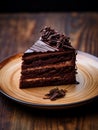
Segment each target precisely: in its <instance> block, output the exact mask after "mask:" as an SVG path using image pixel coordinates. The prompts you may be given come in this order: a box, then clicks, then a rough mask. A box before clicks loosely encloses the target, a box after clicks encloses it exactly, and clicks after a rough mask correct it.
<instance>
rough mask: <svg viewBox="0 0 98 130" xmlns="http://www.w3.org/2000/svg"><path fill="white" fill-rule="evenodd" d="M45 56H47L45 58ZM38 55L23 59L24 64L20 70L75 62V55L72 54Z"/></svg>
mask: <svg viewBox="0 0 98 130" xmlns="http://www.w3.org/2000/svg"><path fill="white" fill-rule="evenodd" d="M46 55H47V56H46ZM46 55H45V54H44V55H43V54H39V56H28V57H27V58H24V62H23V65H22V68H23V69H24V68H28V67H38V66H44V65H46V64H48V65H50V64H56V63H58V64H59V63H61V62H62V61H63V62H65V61H69V60H74V61H75V54H73V53H70V54H69V53H67V54H66V53H64V52H63V53H60V52H59V53H58V52H57V53H56V54H54V53H52V54H51V53H49V54H46Z"/></svg>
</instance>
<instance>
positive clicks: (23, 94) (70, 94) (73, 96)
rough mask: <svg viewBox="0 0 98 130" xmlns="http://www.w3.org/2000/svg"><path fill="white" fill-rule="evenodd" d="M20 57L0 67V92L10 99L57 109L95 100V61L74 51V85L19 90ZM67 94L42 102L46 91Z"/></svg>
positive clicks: (97, 61) (97, 78)
mask: <svg viewBox="0 0 98 130" xmlns="http://www.w3.org/2000/svg"><path fill="white" fill-rule="evenodd" d="M21 57H22V54H16V55H14V56H11V57H9V58H8V59H6V60H4V61H3V62H1V63H0V92H1V93H3V94H4V95H5V96H7V97H9V98H10V99H12V100H14V101H16V102H18V103H21V104H24V105H27V106H31V107H36V108H47V109H54V108H56V109H59V108H68V107H74V106H77V105H81V104H84V103H87V102H88V101H91V100H92V99H95V98H96V97H98V58H97V57H95V56H92V55H90V54H88V53H84V52H81V51H78V54H77V61H76V63H77V68H78V74H77V77H76V78H77V81H79V84H77V85H61V86H49V87H47V86H46V87H36V88H27V89H20V88H19V79H20V72H21V63H22V60H21ZM54 87H58V88H63V89H66V90H67V93H66V96H65V97H64V98H60V99H58V100H55V101H51V100H49V99H43V97H44V95H45V94H46V93H48V92H49V90H50V89H52V88H54Z"/></svg>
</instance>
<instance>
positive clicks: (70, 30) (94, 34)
mask: <svg viewBox="0 0 98 130" xmlns="http://www.w3.org/2000/svg"><path fill="white" fill-rule="evenodd" d="M44 26H51V27H53V28H55V29H56V30H58V31H60V32H64V33H66V34H67V35H69V36H70V37H71V41H72V44H73V46H74V47H75V48H76V49H78V50H80V51H83V52H87V53H90V54H92V55H94V56H97V57H98V13H95V12H85V13H84V12H83V13H76V12H70V13H31V14H30V13H29V14H28V13H27V14H26V13H22V14H21V13H20V14H0V61H2V60H4V59H5V58H7V57H9V56H11V55H14V54H16V53H20V52H23V51H24V50H26V49H27V48H28V47H30V46H31V45H32V43H33V42H34V41H36V39H37V38H39V31H40V29H41V28H43V27H44ZM97 104H98V100H94V101H93V102H91V103H89V104H86V105H84V106H80V107H76V108H70V109H63V110H62V109H61V110H42V109H35V108H29V107H26V106H23V105H21V104H18V103H16V102H14V101H12V100H10V99H8V98H7V97H5V96H4V95H2V94H0V130H98V105H97Z"/></svg>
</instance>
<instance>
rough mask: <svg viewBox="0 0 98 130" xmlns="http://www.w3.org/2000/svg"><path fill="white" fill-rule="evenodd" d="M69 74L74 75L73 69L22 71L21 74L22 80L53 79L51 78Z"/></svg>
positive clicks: (70, 67)
mask: <svg viewBox="0 0 98 130" xmlns="http://www.w3.org/2000/svg"><path fill="white" fill-rule="evenodd" d="M70 72H72V73H75V69H74V67H73V66H68V67H59V68H55V69H54V68H46V69H41V70H39V71H37V70H33V71H24V72H22V79H29V78H35V77H36V78H38V77H53V76H59V75H60V76H61V77H63V76H65V74H69V73H70Z"/></svg>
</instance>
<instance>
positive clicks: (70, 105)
mask: <svg viewBox="0 0 98 130" xmlns="http://www.w3.org/2000/svg"><path fill="white" fill-rule="evenodd" d="M77 53H78V54H81V55H85V56H86V57H90V58H93V59H94V60H95V61H97V62H98V58H97V57H96V56H94V55H91V54H89V53H86V52H82V51H79V50H77ZM22 54H23V53H17V54H14V55H12V56H9V57H7V58H5V59H4V60H3V61H1V62H0V69H1V68H2V67H3V66H4V65H5V64H6V62H8V61H9V60H10V59H12V58H13V57H17V56H18V57H21V56H22ZM0 93H1V94H3V95H4V96H6V97H7V98H9V99H11V100H12V101H15V102H17V103H19V104H22V105H25V106H29V107H33V108H41V109H62V108H64V109H67V108H73V107H77V106H81V105H83V104H86V103H89V102H92V101H93V100H96V99H98V95H96V96H94V97H91V98H89V99H86V100H82V101H78V102H74V103H68V104H42V103H41V104H38V103H31V102H27V101H23V100H21V99H17V98H15V97H13V96H11V95H9V94H7V93H6V92H4V91H3V90H2V89H1V87H0Z"/></svg>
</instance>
